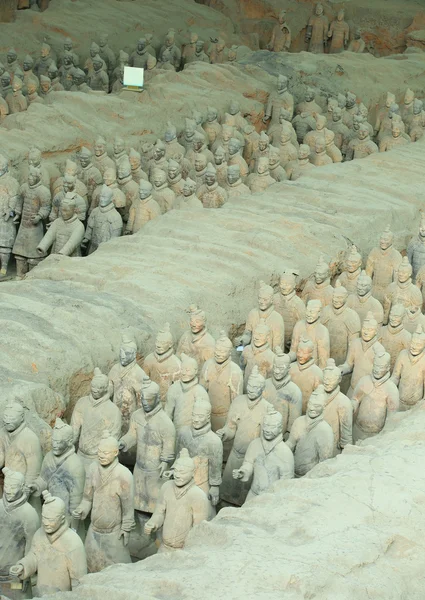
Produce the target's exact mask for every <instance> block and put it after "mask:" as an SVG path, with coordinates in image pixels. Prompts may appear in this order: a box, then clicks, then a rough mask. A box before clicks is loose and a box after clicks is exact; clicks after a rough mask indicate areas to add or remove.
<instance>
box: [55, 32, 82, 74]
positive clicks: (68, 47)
mask: <svg viewBox="0 0 425 600" xmlns="http://www.w3.org/2000/svg"><path fill="white" fill-rule="evenodd" d="M65 52H71V54H72V63H73V65H74V66H75V67H78V65H79V64H80V58H79V56H78V54H77V53H76V52H74V46H73V43H72V40H71V38H69V37H67V38H65V39H64V42H63V52H61V53H60V55H59V58H58V65H59V66H61V62H62V60H63V59H62V57H63V55H64V53H65Z"/></svg>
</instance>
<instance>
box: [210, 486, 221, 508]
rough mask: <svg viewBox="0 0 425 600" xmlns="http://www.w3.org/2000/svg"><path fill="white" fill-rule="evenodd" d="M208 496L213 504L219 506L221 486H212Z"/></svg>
mask: <svg viewBox="0 0 425 600" xmlns="http://www.w3.org/2000/svg"><path fill="white" fill-rule="evenodd" d="M208 498H209V500H210V502H211V504H212V505H213V506H217V504H218V501H219V499H220V488H219V487H218V485H211V486H210V489H209V492H208Z"/></svg>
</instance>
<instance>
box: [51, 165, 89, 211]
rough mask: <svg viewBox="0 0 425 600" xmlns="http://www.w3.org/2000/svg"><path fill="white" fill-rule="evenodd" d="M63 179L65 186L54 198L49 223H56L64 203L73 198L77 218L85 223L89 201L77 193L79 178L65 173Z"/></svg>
mask: <svg viewBox="0 0 425 600" xmlns="http://www.w3.org/2000/svg"><path fill="white" fill-rule="evenodd" d="M61 179H62V184H63V185H62V189H61V190H60V191H59V192H58V193H57V194H55V195H54V197H53V202H52V210H51V211H50V215H49V221H55V220H56V219H57V218H58V217H59V214H60V209H61V206H62V202H63V201H64V200H65V197H67V198H73V200H74V202H75V213H76V215H77V217H78V218H79V219H80V221H85V220H86V213H87V201H86V200H85V199H84V198H83V197H82V196H80V194H78V192H77V189H76V188H77V185H78V180H77V178H76V177H75V176H74V175H69V174H68V173H65V175H64V176H63V177H62V178H61ZM55 183H56V182H55Z"/></svg>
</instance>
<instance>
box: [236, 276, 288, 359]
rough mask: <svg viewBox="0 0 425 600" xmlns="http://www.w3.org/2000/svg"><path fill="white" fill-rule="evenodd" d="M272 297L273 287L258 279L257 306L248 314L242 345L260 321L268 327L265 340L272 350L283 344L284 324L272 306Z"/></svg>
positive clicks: (249, 340)
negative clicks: (267, 334)
mask: <svg viewBox="0 0 425 600" xmlns="http://www.w3.org/2000/svg"><path fill="white" fill-rule="evenodd" d="M273 297H274V290H273V288H272V287H271V286H269V285H266V284H265V283H264V281H260V289H259V292H258V308H253V309H252V310H251V311H250V313H249V314H248V317H247V320H246V325H245V331H244V333H243V335H242V338H241V340H240V343H241V344H242V345H243V346H247V345H248V344H249V343H250V342H251V338H252V333H253V331H254V329H255V328H256V326H257V325H258V324H260V323H265V324H266V325H267V326H268V327H269V330H270V337H269V338H268V340H267V341H268V343H269V344H270V347H271V349H272V350H274V348H276V347H277V346H283V345H284V340H285V326H284V322H283V318H282V317H281V315H280V314H279V313H278V312H277V311H276V310H275V308H274V304H273Z"/></svg>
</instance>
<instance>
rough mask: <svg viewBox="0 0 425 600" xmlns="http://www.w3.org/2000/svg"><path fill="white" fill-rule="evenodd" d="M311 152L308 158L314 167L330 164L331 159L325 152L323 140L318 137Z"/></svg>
mask: <svg viewBox="0 0 425 600" xmlns="http://www.w3.org/2000/svg"><path fill="white" fill-rule="evenodd" d="M313 150H314V151H313V153H312V154H311V156H310V160H311V162H312V164H313V165H314V166H315V167H326V165H331V164H332V159H331V157H330V156H328V155H327V153H326V144H325V140H324V139H323V140H321V139H318V140H316V143H315V145H314V149H313Z"/></svg>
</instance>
